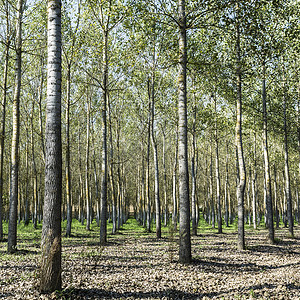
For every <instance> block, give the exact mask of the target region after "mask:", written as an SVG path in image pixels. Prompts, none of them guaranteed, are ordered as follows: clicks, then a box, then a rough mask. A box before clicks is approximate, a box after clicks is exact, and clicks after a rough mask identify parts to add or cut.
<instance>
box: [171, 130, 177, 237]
mask: <svg viewBox="0 0 300 300" xmlns="http://www.w3.org/2000/svg"><path fill="white" fill-rule="evenodd" d="M177 161H178V130H176V145H175V156H174V167H173V176H172V177H173V178H172V179H173V185H172V189H173V191H172V194H173V214H172V222H173V228H174V231H175V232H176V230H177Z"/></svg>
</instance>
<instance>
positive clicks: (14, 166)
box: [7, 0, 23, 253]
mask: <svg viewBox="0 0 300 300" xmlns="http://www.w3.org/2000/svg"><path fill="white" fill-rule="evenodd" d="M22 15H23V1H22V0H18V3H17V23H16V78H15V91H14V99H13V132H12V144H11V171H10V172H11V179H10V199H9V223H8V242H7V251H8V252H9V253H12V252H15V251H16V246H17V209H18V194H19V186H18V185H19V183H18V182H19V139H20V92H21V76H22V73H21V64H22Z"/></svg>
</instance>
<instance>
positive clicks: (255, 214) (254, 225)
mask: <svg viewBox="0 0 300 300" xmlns="http://www.w3.org/2000/svg"><path fill="white" fill-rule="evenodd" d="M256 179H257V172H256V133H254V169H253V175H252V218H253V220H252V221H253V228H254V229H256V227H257V209H256V202H257V201H256V196H257V191H256Z"/></svg>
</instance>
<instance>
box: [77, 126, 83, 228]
mask: <svg viewBox="0 0 300 300" xmlns="http://www.w3.org/2000/svg"><path fill="white" fill-rule="evenodd" d="M80 143H81V140H80V130H79V132H78V169H79V199H78V215H79V221H80V222H81V224H82V225H83V223H84V204H83V199H84V186H83V176H82V168H81V151H80Z"/></svg>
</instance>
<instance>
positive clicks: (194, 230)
mask: <svg viewBox="0 0 300 300" xmlns="http://www.w3.org/2000/svg"><path fill="white" fill-rule="evenodd" d="M196 116H197V107H196V103H195V96H194V114H193V133H192V159H191V160H192V163H191V177H192V234H193V235H195V236H196V235H197V221H196V206H197V205H196V169H195V156H196Z"/></svg>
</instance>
